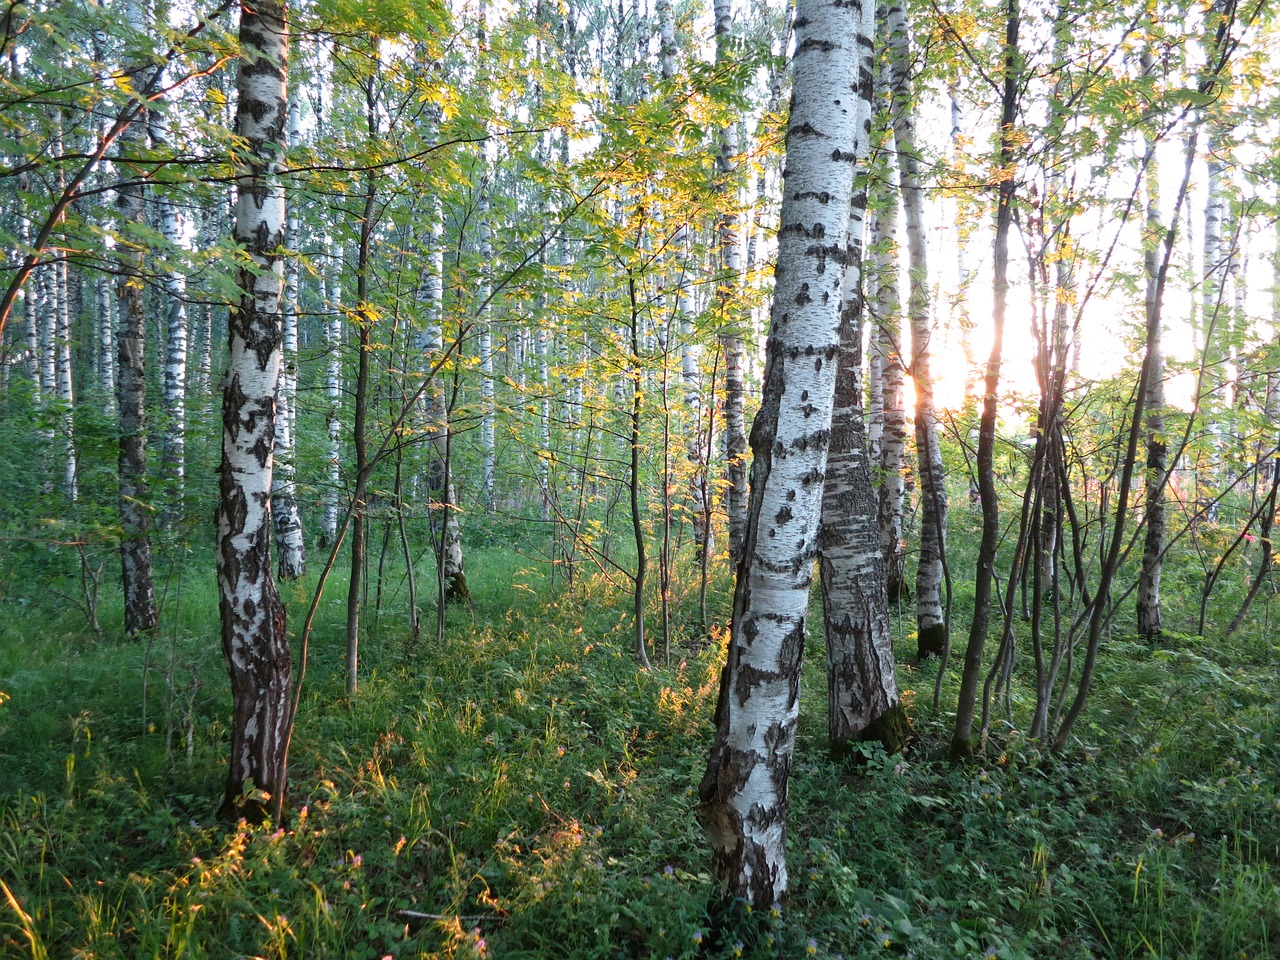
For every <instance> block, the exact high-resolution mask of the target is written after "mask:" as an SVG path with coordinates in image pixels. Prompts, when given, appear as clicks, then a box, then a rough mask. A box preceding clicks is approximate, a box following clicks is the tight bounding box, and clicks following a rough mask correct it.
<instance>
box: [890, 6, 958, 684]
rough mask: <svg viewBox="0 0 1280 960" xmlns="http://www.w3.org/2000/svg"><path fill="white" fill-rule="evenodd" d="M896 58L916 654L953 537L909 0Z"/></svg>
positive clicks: (933, 647) (934, 648)
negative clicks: (914, 485)
mask: <svg viewBox="0 0 1280 960" xmlns="http://www.w3.org/2000/svg"><path fill="white" fill-rule="evenodd" d="M886 27H887V31H886V33H887V38H888V47H889V63H890V77H891V84H890V111H891V115H892V118H893V138H894V143H895V146H896V148H897V150H896V156H897V161H898V172H899V176H900V183H901V190H902V209H903V213H904V214H905V219H906V228H907V256H908V264H909V267H908V271H907V276H908V291H909V292H908V296H907V318H908V322H909V324H910V328H911V380H912V383H913V384H914V385H915V394H916V401H915V434H916V461H917V463H918V465H919V474H920V561H919V564H918V566H917V568H916V630H917V632H916V647H917V650H916V655H917V656H918V657H919V658H920V659H922V660H923V659H925V658H927V657H933V656H940V655H941V654H942V651H943V650H944V649H946V647H947V645H948V643H949V642H950V638H948V636H947V621H946V616H945V614H944V612H943V604H942V581H943V574H942V568H943V562H944V560H943V552H944V551H945V550H946V545H947V482H946V475H945V473H944V470H943V465H942V448H941V446H940V445H939V443H938V414H937V410H936V409H935V407H934V402H933V370H932V350H931V340H932V337H933V324H932V316H931V313H930V307H929V265H928V259H927V255H926V247H925V226H924V185H923V183H922V178H921V175H920V153H919V148H918V147H917V146H916V135H915V121H914V120H913V118H912V114H913V110H914V104H913V101H912V97H913V91H912V89H911V79H910V69H911V52H910V50H909V48H908V47H909V41H908V37H907V19H906V13H905V11H904V10H903V7H902V4H901V2H898V0H893V2H891V3H890V4H889V5H888V9H887V12H886Z"/></svg>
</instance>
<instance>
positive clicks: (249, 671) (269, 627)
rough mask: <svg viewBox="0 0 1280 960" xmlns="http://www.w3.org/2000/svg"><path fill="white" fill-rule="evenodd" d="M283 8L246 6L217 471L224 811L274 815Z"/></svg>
mask: <svg viewBox="0 0 1280 960" xmlns="http://www.w3.org/2000/svg"><path fill="white" fill-rule="evenodd" d="M286 16H287V15H286V11H285V6H284V4H283V3H281V2H280V0H259V2H258V3H256V4H254V5H253V6H252V7H250V6H245V7H243V8H242V10H241V20H240V42H241V44H242V47H243V49H244V51H245V53H244V56H243V59H242V60H241V61H240V72H239V77H238V80H237V84H236V90H237V96H238V101H237V111H236V134H237V136H239V137H241V138H243V140H244V142H245V144H246V151H245V154H244V159H243V160H242V161H241V166H240V168H239V170H238V171H237V175H238V178H237V185H238V200H237V204H236V215H235V238H236V242H237V243H238V244H239V245H240V246H241V248H242V249H243V250H244V251H245V253H246V254H247V255H248V256H249V258H250V260H251V261H252V268H246V269H242V270H241V271H240V275H239V283H240V288H241V291H242V292H241V298H240V303H239V304H238V305H237V306H236V307H234V308H233V309H232V311H231V317H230V322H229V327H230V358H229V361H228V367H227V377H226V381H225V385H224V387H223V395H222V428H223V429H222V469H221V484H220V487H221V489H220V493H221V495H220V497H219V501H218V511H217V529H218V598H219V609H220V612H221V614H222V649H223V653H224V654H225V656H226V660H227V669H228V671H229V673H230V675H231V696H232V701H233V704H234V710H233V716H232V723H231V763H230V767H229V769H228V771H227V783H226V792H225V795H224V798H223V803H222V808H221V811H220V812H221V815H222V816H223V817H226V818H232V817H236V816H244V817H247V818H250V819H261V818H262V817H263V816H265V815H267V814H268V813H269V812H272V811H274V814H275V816H276V817H277V818H278V817H279V812H280V809H281V804H282V802H283V791H284V789H285V763H286V756H285V753H286V750H287V743H288V729H289V723H290V717H289V685H290V674H291V670H292V660H291V655H290V651H289V641H288V637H287V636H286V634H285V612H284V604H283V603H281V601H280V596H279V594H278V593H277V591H276V585H275V580H274V578H273V577H272V574H271V479H272V466H273V464H272V451H273V449H274V446H275V429H276V396H277V391H278V388H279V377H280V366H281V357H282V340H283V318H282V310H283V300H284V260H283V257H282V254H281V250H282V248H283V246H284V230H285V198H284V187H283V186H282V185H281V184H280V181H279V168H280V165H281V162H282V159H283V157H284V152H285V133H284V125H285V115H286V102H285V95H286V89H285V85H286V71H287V67H286V59H285V57H286V52H287V49H288V48H287V30H288V24H287V19H286Z"/></svg>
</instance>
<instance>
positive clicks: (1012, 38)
mask: <svg viewBox="0 0 1280 960" xmlns="http://www.w3.org/2000/svg"><path fill="white" fill-rule="evenodd" d="M1020 23H1021V12H1020V9H1019V0H1006V2H1005V41H1004V43H1005V48H1004V91H1003V93H1002V96H1001V110H1000V165H1001V168H1002V169H1003V170H1005V171H1007V173H1006V174H1005V178H1004V179H1002V180H1001V181H1000V186H999V193H998V199H997V206H996V238H995V255H994V258H993V269H994V273H995V279H994V281H993V297H992V309H991V314H992V328H993V335H992V340H991V353H990V355H989V357H988V358H987V375H986V382H985V386H984V390H983V395H982V418H981V420H980V421H979V426H978V458H977V459H978V463H977V467H978V492H979V495H980V496H981V498H982V539H981V541H980V542H979V544H978V570H977V573H976V575H975V578H974V590H973V622H972V624H971V625H970V627H969V642H968V644H967V645H966V646H965V651H964V670H963V672H962V674H961V677H960V693H959V695H958V696H957V698H956V725H955V732H954V733H953V735H952V738H951V756H952V757H953V758H955V759H967V758H969V757H971V756H972V755H973V718H974V710H975V706H976V703H977V697H978V682H979V681H980V680H981V677H982V652H983V649H984V648H985V647H986V643H987V633H988V632H989V630H990V627H991V597H992V585H993V583H994V580H995V563H996V549H997V547H998V546H999V542H1000V505H999V502H998V500H997V497H996V482H995V444H996V398H997V396H998V394H999V390H1000V364H1001V360H1002V354H1003V350H1004V321H1005V310H1006V307H1007V304H1008V300H1009V233H1010V231H1011V228H1012V226H1013V194H1014V186H1015V181H1014V179H1013V173H1012V170H1013V164H1014V144H1013V140H1012V136H1013V134H1014V126H1013V125H1014V123H1015V121H1016V120H1017V116H1018V84H1019V76H1020V72H1019V70H1018V28H1019V25H1020Z"/></svg>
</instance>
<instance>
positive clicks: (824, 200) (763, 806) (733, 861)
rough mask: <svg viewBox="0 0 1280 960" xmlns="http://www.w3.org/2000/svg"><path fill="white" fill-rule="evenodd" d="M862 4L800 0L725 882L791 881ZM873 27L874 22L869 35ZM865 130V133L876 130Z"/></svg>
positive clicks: (719, 869)
mask: <svg viewBox="0 0 1280 960" xmlns="http://www.w3.org/2000/svg"><path fill="white" fill-rule="evenodd" d="M861 13H862V4H861V3H852V4H850V3H847V2H845V0H836V2H832V0H800V2H799V3H798V5H797V12H796V23H795V30H796V53H795V57H794V61H793V70H794V77H795V80H794V85H793V91H792V103H791V117H790V121H789V124H788V129H787V173H786V184H785V190H784V194H783V201H782V211H781V218H780V221H781V226H780V229H779V232H778V269H777V274H776V284H775V288H774V300H773V308H772V324H771V331H770V336H769V343H768V351H767V352H768V358H767V361H766V369H765V384H764V397H763V403H762V406H761V410H760V413H759V414H758V415H757V417H756V421H755V424H754V426H753V427H752V431H751V448H752V452H753V455H754V457H753V461H752V466H751V497H750V502H749V509H748V515H747V527H746V537H745V541H744V549H743V556H742V560H741V562H740V563H739V565H738V578H737V588H736V590H735V593H734V604H733V621H732V629H731V636H730V641H729V649H728V662H727V663H726V665H725V668H724V672H723V674H722V676H721V683H720V697H719V701H718V703H717V706H716V734H715V741H714V744H713V746H712V749H711V756H710V759H709V761H708V764H707V770H706V773H705V775H704V776H703V779H702V784H701V787H700V791H699V796H700V800H701V806H700V813H701V816H702V820H703V823H704V824H705V826H706V828H707V832H708V835H709V838H710V841H711V847H712V853H713V859H714V869H715V873H716V876H717V878H718V880H719V882H720V885H721V888H722V890H723V891H724V892H725V893H726V894H727V895H729V896H732V897H735V898H740V899H742V900H745V901H747V902H749V903H752V904H756V905H758V906H766V907H767V906H769V905H770V904H772V903H774V902H776V901H778V900H780V899H781V898H782V897H783V895H784V894H785V892H786V890H787V866H786V856H785V851H786V823H787V781H788V777H789V775H790V772H791V764H792V755H793V753H794V748H795V734H796V720H797V715H798V711H799V697H800V661H801V656H802V653H803V649H804V636H805V616H806V613H807V608H808V599H809V585H810V581H811V579H812V567H813V560H814V556H815V552H816V547H817V542H816V540H817V533H818V521H819V514H820V510H821V498H822V488H823V479H824V474H825V470H826V459H827V445H828V440H829V437H830V430H831V405H832V398H833V393H834V388H835V373H836V360H837V357H838V355H839V329H838V328H839V308H840V284H841V279H842V274H843V272H844V271H843V266H844V263H845V260H846V259H847V257H846V246H847V237H848V229H849V198H850V196H851V191H852V187H853V170H854V162H855V160H856V158H857V155H858V154H857V151H856V146H855V145H856V143H857V140H858V138H857V133H858V131H857V123H856V103H857V98H858V90H859V83H858V73H859V69H860V68H861V69H863V70H865V69H869V43H868V44H863V45H859V44H858V42H857V40H856V39H855V38H857V37H858V35H859V25H860V22H861ZM864 39H865V37H864ZM863 146H864V147H865V138H864V143H863Z"/></svg>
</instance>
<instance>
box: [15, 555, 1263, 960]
mask: <svg viewBox="0 0 1280 960" xmlns="http://www.w3.org/2000/svg"><path fill="white" fill-rule="evenodd" d="M185 562H186V563H187V564H189V565H192V566H191V568H190V569H195V568H196V567H198V566H199V563H198V562H197V561H195V560H194V558H193V559H189V560H187V561H185ZM470 574H471V581H472V584H473V586H474V588H475V592H476V596H475V606H474V607H473V608H471V609H469V610H465V609H455V610H450V611H449V627H448V636H447V638H446V642H445V645H444V646H442V647H436V646H435V645H434V644H430V643H425V642H423V643H420V644H419V645H418V646H416V647H415V648H412V649H406V647H405V645H404V632H403V631H404V627H403V623H402V622H401V620H400V619H399V614H397V613H394V612H393V611H392V605H393V604H394V605H395V606H399V605H400V604H402V602H403V598H402V597H397V596H396V594H395V591H391V592H389V593H388V600H387V601H386V602H387V607H386V610H385V612H384V614H383V615H382V618H381V619H380V621H379V622H378V625H377V626H376V627H375V628H374V629H373V630H372V631H371V632H370V634H369V635H368V636H367V638H366V643H365V647H364V650H365V660H366V663H367V664H368V666H369V670H370V675H369V677H368V679H367V680H366V681H365V682H364V683H363V684H362V686H361V689H360V692H359V694H358V695H357V697H356V698H355V699H354V700H347V699H346V698H345V697H344V696H343V692H342V684H343V679H342V668H341V662H340V661H341V650H340V647H341V643H340V640H339V637H340V636H341V630H340V623H341V614H342V611H341V608H340V605H333V604H328V603H326V604H322V608H321V620H320V622H319V625H318V628H317V631H316V634H315V637H314V639H313V646H312V653H311V656H312V661H313V662H312V665H311V671H310V679H309V680H308V682H307V687H306V690H305V691H304V696H303V702H302V710H301V714H300V717H299V719H300V725H299V728H298V733H297V736H296V739H295V743H294V749H293V764H292V769H293V773H292V781H291V782H292V787H291V804H290V807H291V809H290V814H289V819H288V822H287V824H286V827H285V829H284V830H281V831H272V830H271V829H270V828H267V827H256V826H253V825H245V824H242V825H241V826H239V827H238V828H236V829H232V830H230V831H226V830H224V829H222V828H219V827H215V826H213V819H212V813H213V810H214V809H215V807H216V805H217V803H218V800H219V796H220V788H221V783H220V776H221V774H220V771H221V769H222V763H223V753H224V751H225V736H226V728H225V722H226V721H225V717H224V712H225V703H226V681H225V678H224V676H223V671H222V667H221V664H220V662H219V658H218V655H217V651H216V649H215V646H214V645H213V644H211V643H210V642H209V638H210V637H211V636H212V635H213V634H214V633H215V632H216V626H215V623H214V621H213V618H212V617H211V610H212V604H211V603H210V601H211V600H212V592H211V590H212V585H211V584H209V583H207V582H206V581H205V580H204V579H203V578H199V577H194V576H192V575H191V573H190V572H187V573H186V574H181V571H174V573H173V574H171V576H170V582H171V583H174V584H177V583H179V582H180V581H181V582H183V584H184V585H183V587H182V590H181V593H182V596H181V598H180V603H179V604H178V610H177V615H173V614H172V613H171V615H170V617H167V618H166V620H167V621H168V620H172V621H173V622H175V623H176V624H178V626H176V627H175V629H173V630H172V631H170V632H168V633H162V635H161V636H159V637H157V638H156V640H155V642H154V643H153V644H152V645H151V646H150V647H147V646H145V645H141V644H138V643H135V642H129V643H120V642H116V641H107V642H104V643H96V642H92V641H87V640H86V639H85V638H84V636H83V635H80V636H77V635H76V634H75V633H71V634H68V635H64V634H62V633H60V632H59V631H58V630H56V629H51V627H52V623H51V622H43V623H42V622H41V620H40V619H39V617H38V616H37V615H35V611H34V610H33V611H32V613H31V614H29V615H28V617H27V620H26V621H25V625H24V626H23V627H22V629H21V631H20V632H19V629H18V628H16V627H15V626H6V633H5V637H4V642H3V646H2V647H0V654H2V656H3V658H4V659H3V660H0V676H3V677H4V678H5V680H4V682H3V689H4V692H5V696H4V697H3V698H0V744H3V748H2V749H3V751H4V753H5V758H4V762H5V765H6V770H7V771H8V772H9V777H8V778H7V780H6V786H5V788H4V790H3V792H2V793H0V822H2V827H3V829H0V837H2V838H3V840H2V841H0V876H3V878H4V882H5V885H6V887H7V889H8V891H9V895H11V897H12V900H11V901H8V898H6V899H7V902H6V903H5V904H0V953H5V954H6V955H10V954H11V955H17V956H24V955H30V956H36V957H38V956H42V955H44V956H61V955H68V954H70V953H72V952H74V951H85V952H93V953H95V955H98V956H106V957H137V956H152V955H156V956H178V955H181V956H184V957H189V958H206V957H207V958H215V957H216V958H222V957H227V958H230V957H239V956H245V955H252V956H263V957H268V956H271V957H284V956H289V957H308V958H323V957H357V956H363V957H371V958H382V957H385V956H388V955H389V956H393V957H406V958H409V957H424V958H425V957H430V958H437V957H438V958H444V957H451V958H461V957H466V958H475V957H480V956H494V957H504V958H505V957H527V958H535V957H536V958H543V957H546V958H554V957H563V958H570V957H573V958H598V957H616V956H622V957H657V958H662V957H667V956H671V957H686V958H693V957H701V956H711V957H716V958H726V960H729V958H737V957H756V958H760V960H765V958H770V957H777V956H795V957H808V956H817V957H828V958H834V957H836V956H843V957H846V958H852V957H882V956H899V955H902V956H905V955H911V956H915V957H920V958H967V957H975V956H983V955H986V956H992V957H1006V958H1030V957H1042V956H1046V955H1054V956H1061V957H1064V958H1081V960H1083V958H1086V957H1116V958H1122V957H1123V958H1128V957H1139V956H1141V957H1160V958H1169V960H1173V958H1175V957H1179V956H1194V957H1206V958H1209V957H1223V958H1225V957H1233V958H1234V957H1239V956H1240V955H1241V954H1242V953H1244V954H1247V955H1248V956H1250V957H1264V956H1268V955H1271V952H1272V951H1273V950H1274V940H1273V939H1272V938H1274V935H1275V931H1276V930H1277V929H1280V915H1278V914H1280V906H1278V905H1280V900H1278V899H1277V893H1278V890H1277V883H1278V882H1280V877H1278V875H1277V872H1276V864H1277V863H1278V862H1280V851H1278V850H1277V849H1276V838H1277V837H1280V796H1278V795H1277V788H1276V784H1277V783H1278V782H1280V710H1277V708H1276V705H1275V699H1274V696H1273V695H1272V691H1274V688H1275V684H1276V682H1277V677H1276V671H1275V662H1276V661H1275V658H1274V650H1273V649H1272V648H1271V642H1270V640H1269V639H1268V638H1267V637H1265V636H1259V635H1257V634H1256V633H1255V634H1242V635H1241V636H1240V637H1239V639H1236V640H1233V641H1232V642H1231V643H1230V644H1219V645H1210V644H1208V643H1205V642H1203V641H1201V640H1199V639H1196V638H1186V637H1177V636H1173V637H1169V638H1167V643H1166V644H1165V645H1164V646H1163V647H1161V648H1158V649H1157V648H1152V647H1150V646H1148V645H1146V644H1139V643H1130V642H1122V641H1119V640H1117V641H1115V642H1113V644H1112V645H1111V648H1110V650H1109V656H1108V657H1107V658H1106V659H1105V660H1104V661H1103V665H1102V667H1101V668H1100V674H1101V675H1100V676H1099V680H1098V685H1099V690H1098V693H1097V696H1096V700H1095V704H1094V708H1093V711H1092V712H1091V713H1089V714H1087V719H1088V721H1089V723H1088V725H1087V729H1084V730H1083V731H1082V732H1081V740H1080V741H1079V742H1078V744H1077V746H1076V748H1075V749H1074V750H1073V752H1072V753H1071V754H1070V755H1067V756H1063V757H1050V756H1046V755H1044V754H1042V753H1041V752H1040V751H1039V749H1038V747H1037V746H1036V745H1034V744H1028V743H1026V742H1025V741H1023V740H1022V739H1021V738H1020V737H1019V736H1018V735H1017V733H1016V732H1012V731H1014V730H1016V729H1017V727H1018V725H1019V721H1018V720H1017V718H1016V717H1015V718H1014V719H1013V722H1012V724H1011V725H1010V726H1009V727H1008V728H1005V729H1006V730H1007V731H1009V732H1006V733H1005V734H1002V735H1001V736H999V737H998V738H993V741H992V752H991V754H990V756H989V758H988V759H987V760H986V761H985V762H982V763H980V764H979V765H977V766H974V767H955V766H952V765H950V764H948V763H946V762H945V761H943V760H941V759H940V758H939V757H938V756H937V751H938V749H939V747H940V746H941V745H942V744H944V743H945V736H944V735H943V729H944V727H945V722H946V717H945V716H943V715H939V714H935V713H933V712H932V711H931V710H929V709H928V707H927V705H926V704H927V700H928V690H929V688H930V687H931V685H932V680H933V676H932V672H933V671H934V670H936V669H937V668H936V664H933V663H930V664H927V665H925V666H923V667H920V668H915V667H912V666H910V665H906V664H904V666H903V668H902V685H903V687H904V688H905V702H906V704H907V705H908V709H909V712H910V713H911V715H912V718H913V729H914V735H915V745H914V746H913V748H912V749H911V750H910V751H909V752H908V753H907V754H906V755H905V756H896V757H894V756H887V755H885V754H884V753H883V752H881V751H879V750H878V749H876V748H874V747H867V748H866V749H865V751H864V756H863V757H862V758H861V759H860V760H859V761H857V762H852V763H850V762H844V763H841V762H836V761H833V760H831V759H829V758H828V757H827V755H826V751H825V747H824V744H823V739H824V736H825V721H824V718H823V715H822V711H823V710H824V709H825V708H824V704H823V690H824V686H825V685H824V684H823V683H822V682H821V679H820V676H819V674H820V672H821V652H820V643H818V642H817V641H816V638H815V642H813V643H811V644H810V651H809V653H810V656H809V657H808V661H809V666H808V668H807V670H808V676H806V680H805V684H806V686H805V693H804V699H803V703H802V716H801V730H800V744H799V754H798V762H797V768H796V770H795V771H794V778H793V782H792V803H793V810H792V817H791V826H790V850H791V856H790V860H791V872H792V876H793V887H792V895H791V897H790V899H789V900H788V902H787V903H786V904H783V905H780V907H779V909H776V910H773V911H769V913H768V915H765V916H761V915H759V914H758V913H757V914H752V913H749V912H746V911H744V910H742V909H740V908H738V907H735V906H733V905H729V906H728V907H727V908H726V907H725V906H723V905H717V902H716V899H715V896H714V888H713V883H712V880H711V878H710V876H709V874H708V872H707V863H706V855H705V851H704V841H703V838H702V836H701V833H700V831H699V829H698V827H697V824H696V819H695V815H694V814H695V811H694V806H695V800H696V798H695V787H696V784H697V781H698V778H699V777H700V775H701V772H702V764H703V762H704V754H705V743H706V735H707V731H708V730H709V725H710V711H711V708H712V705H713V702H714V697H715V691H716V685H717V679H718V670H719V656H720V653H719V649H718V645H712V646H711V647H709V648H704V649H697V648H694V647H690V646H685V647H681V648H678V649H677V651H676V653H677V656H676V659H675V661H674V662H673V665H672V666H670V667H665V668H662V667H660V668H658V669H655V670H653V671H651V672H648V673H642V672H639V671H637V670H636V669H635V667H634V664H633V662H632V660H631V657H630V643H631V639H630V635H629V628H628V623H627V618H626V616H625V608H626V600H625V599H623V594H622V593H620V592H618V591H614V590H610V589H608V588H607V587H606V586H605V585H604V584H602V583H598V582H592V581H590V580H588V579H586V578H584V579H583V580H581V581H580V582H579V583H578V584H577V586H576V588H575V589H574V590H573V591H571V592H567V593H566V592H563V591H560V590H557V589H554V588H552V587H551V586H550V584H549V583H548V581H547V579H546V577H545V576H544V575H543V574H542V573H540V572H538V571H537V570H536V569H532V568H529V567H528V566H527V565H525V564H524V563H523V562H522V561H520V560H519V559H518V558H517V557H515V556H514V555H513V554H511V553H510V552H508V551H505V550H504V551H477V550H473V551H472V552H471V554H470ZM397 576H398V574H397ZM330 589H332V590H334V591H335V594H334V595H335V596H338V595H341V593H342V592H343V591H342V589H341V584H337V585H333V586H331V588H330ZM178 592H179V591H178V590H177V588H176V587H174V588H172V589H171V591H170V600H169V602H170V604H174V603H178V601H177V600H175V599H174V595H175V594H176V593H178ZM393 597H394V598H395V599H394V600H393V599H392V598H393ZM286 599H287V600H288V602H289V603H290V604H291V606H292V607H294V610H293V611H292V613H291V616H294V617H295V619H294V621H293V622H297V621H296V615H297V612H298V611H297V607H298V606H300V605H302V604H305V603H306V601H307V587H306V586H305V584H299V585H298V586H296V587H295V588H294V589H293V590H292V591H291V592H290V594H289V596H287V598H286ZM6 609H7V610H11V609H13V605H11V604H10V605H7V608H6ZM6 620H7V624H13V623H14V619H13V618H12V617H8V618H6ZM19 622H21V621H19ZM904 645H909V644H906V643H905V642H904ZM144 675H145V677H146V678H147V679H146V691H147V696H146V698H145V703H146V704H147V705H146V707H145V711H146V712H145V715H144V712H143V711H144V708H143V706H142V704H143V702H144V698H143V684H142V679H143V677H144ZM954 682H955V671H954V670H952V671H950V672H949V675H948V677H947V684H952V683H954ZM1015 703H1016V704H1022V706H1021V707H1020V708H1019V709H1029V705H1028V704H1027V703H1026V702H1025V700H1024V699H1020V698H1019V699H1015Z"/></svg>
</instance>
